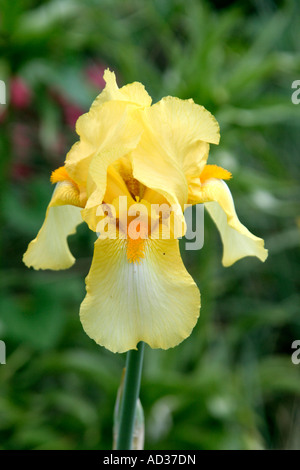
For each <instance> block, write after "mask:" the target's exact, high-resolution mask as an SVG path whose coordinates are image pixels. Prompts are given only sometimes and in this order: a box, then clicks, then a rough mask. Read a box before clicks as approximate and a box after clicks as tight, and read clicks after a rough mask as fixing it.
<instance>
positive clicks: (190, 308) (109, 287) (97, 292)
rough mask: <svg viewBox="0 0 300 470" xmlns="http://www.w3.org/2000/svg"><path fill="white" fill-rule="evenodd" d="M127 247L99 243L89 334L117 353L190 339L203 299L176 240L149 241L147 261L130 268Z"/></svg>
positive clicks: (83, 313) (90, 279)
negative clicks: (142, 344) (138, 346)
mask: <svg viewBox="0 0 300 470" xmlns="http://www.w3.org/2000/svg"><path fill="white" fill-rule="evenodd" d="M126 246H127V241H126V240H120V239H116V240H113V239H105V240H101V239H98V240H97V242H96V243H95V251H94V257H93V263H92V266H91V270H90V272H89V275H88V276H87V279H86V287H87V295H86V298H85V299H84V301H83V303H82V305H81V310H80V318H81V322H82V324H83V328H84V330H85V331H86V333H87V334H88V335H89V336H90V337H91V338H93V339H94V340H95V341H96V342H97V343H98V344H100V345H102V346H105V347H106V348H107V349H110V350H111V351H113V352H120V353H121V352H125V351H128V350H129V349H135V348H136V345H137V343H138V342H139V341H145V342H146V343H148V344H149V345H150V346H151V347H152V348H163V349H167V348H170V347H173V346H176V345H177V344H178V343H180V342H181V341H182V340H184V339H185V338H186V337H187V336H189V335H190V333H191V331H192V329H193V327H194V326H195V323H196V321H197V318H198V316H199V308H200V293H199V290H198V288H197V286H196V284H195V283H194V281H193V279H192V278H191V276H190V275H189V274H188V273H187V271H186V269H185V267H184V265H183V263H182V260H181V257H180V253H179V245H178V240H146V241H145V257H144V258H143V259H142V260H141V262H140V263H130V262H128V258H127V252H126Z"/></svg>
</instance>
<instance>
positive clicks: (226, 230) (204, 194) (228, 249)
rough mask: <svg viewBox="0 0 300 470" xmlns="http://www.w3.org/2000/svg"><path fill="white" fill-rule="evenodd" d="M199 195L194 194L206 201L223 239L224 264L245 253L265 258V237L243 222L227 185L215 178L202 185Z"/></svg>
mask: <svg viewBox="0 0 300 470" xmlns="http://www.w3.org/2000/svg"><path fill="white" fill-rule="evenodd" d="M198 189H199V191H198V194H197V195H196V193H195V192H194V194H193V197H194V199H195V200H196V199H197V201H195V202H204V203H206V204H205V207H206V209H207V210H208V212H209V214H210V216H211V217H212V219H213V220H214V222H215V224H216V226H217V228H218V230H219V232H220V235H221V238H222V242H223V259H222V263H223V265H224V266H230V265H232V264H233V263H235V262H236V261H237V260H239V259H241V258H244V257H245V256H256V257H257V258H259V259H260V260H261V261H265V260H266V258H267V256H268V251H267V250H266V249H265V248H264V240H263V239H262V238H258V237H256V236H255V235H253V234H252V233H251V232H249V230H248V229H247V228H246V227H245V226H244V225H243V224H241V222H240V221H239V219H238V217H237V214H236V212H235V207H234V202H233V199H232V195H231V192H230V190H229V188H228V186H227V184H226V183H225V182H224V181H222V180H218V179H215V178H212V179H209V180H207V181H206V182H205V183H204V184H203V185H202V186H200V185H199V188H198Z"/></svg>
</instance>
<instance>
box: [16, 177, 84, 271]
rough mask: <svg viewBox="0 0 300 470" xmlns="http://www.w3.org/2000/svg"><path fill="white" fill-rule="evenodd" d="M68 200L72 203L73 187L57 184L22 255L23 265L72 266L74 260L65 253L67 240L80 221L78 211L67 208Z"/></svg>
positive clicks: (70, 254) (78, 209)
mask: <svg viewBox="0 0 300 470" xmlns="http://www.w3.org/2000/svg"><path fill="white" fill-rule="evenodd" d="M77 197H78V196H77ZM72 198H74V201H75V200H76V190H75V188H72V187H71V185H70V183H69V182H62V183H57V185H56V187H55V190H54V192H53V196H52V198H51V201H50V204H49V206H48V208H47V212H46V217H45V220H44V223H43V225H42V227H41V229H40V231H39V233H38V234H37V236H36V238H35V239H34V240H32V241H31V242H30V244H29V245H28V248H27V251H26V253H25V254H24V256H23V261H24V263H25V264H26V266H28V267H31V266H32V267H33V268H34V269H53V270H58V269H67V268H69V267H70V266H72V264H74V262H75V258H74V257H73V255H72V253H71V252H70V250H69V247H68V243H67V237H68V235H71V234H73V233H75V232H76V227H77V225H78V224H80V223H81V222H82V221H83V220H82V217H81V213H80V212H81V208H80V207H77V206H74V205H69V203H70V199H72ZM68 201H69V202H68Z"/></svg>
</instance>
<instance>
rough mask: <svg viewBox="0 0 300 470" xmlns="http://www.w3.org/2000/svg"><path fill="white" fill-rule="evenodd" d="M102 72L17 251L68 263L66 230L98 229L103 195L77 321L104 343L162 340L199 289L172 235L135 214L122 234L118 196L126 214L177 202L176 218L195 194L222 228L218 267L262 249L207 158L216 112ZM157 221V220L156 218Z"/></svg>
mask: <svg viewBox="0 0 300 470" xmlns="http://www.w3.org/2000/svg"><path fill="white" fill-rule="evenodd" d="M104 79H105V81H106V87H105V89H104V90H103V91H102V93H101V94H100V95H99V96H98V97H97V98H96V100H95V101H94V102H93V104H92V106H91V108H90V110H89V112H88V113H86V114H84V115H82V116H81V117H80V118H79V119H78V121H77V124H76V131H77V133H78V135H79V137H80V140H79V141H78V142H77V143H75V145H74V146H73V147H72V148H71V150H70V151H69V153H68V154H67V157H66V161H65V165H64V167H61V168H59V169H57V170H56V171H54V172H53V173H52V176H51V181H52V183H56V186H55V190H54V192H53V195H52V198H51V201H50V204H49V206H48V208H47V212H46V218H45V221H44V224H43V226H42V228H41V229H40V231H39V233H38V235H37V237H36V238H35V239H34V240H33V241H32V242H31V243H30V244H29V246H28V249H27V251H26V253H25V254H24V258H23V260H24V262H25V264H26V265H27V266H28V267H30V266H32V267H34V268H35V269H54V270H56V269H66V268H69V267H70V266H71V265H72V264H73V263H74V261H75V260H74V257H73V256H72V254H71V252H70V250H69V248H68V244H67V237H68V235H70V234H72V233H74V232H75V231H76V226H77V225H78V224H80V223H81V222H83V221H85V222H86V223H87V224H88V226H89V228H90V229H91V230H93V231H95V232H97V231H98V230H97V226H98V224H99V222H100V221H101V220H103V213H102V212H100V213H99V207H100V206H101V207H103V206H102V204H103V203H105V204H110V205H111V207H113V208H115V213H114V215H113V216H112V217H113V218H114V220H115V221H116V222H117V225H116V227H117V230H116V234H117V235H116V237H115V238H101V237H99V238H98V239H97V241H96V242H95V248H94V256H93V261H92V266H91V269H90V272H89V274H88V276H87V278H86V289H87V294H86V297H85V299H84V301H83V302H82V304H81V309H80V318H81V322H82V325H83V328H84V330H85V331H86V333H87V334H88V335H89V336H90V337H91V338H93V339H94V340H95V341H96V342H97V343H98V344H100V345H103V346H105V347H106V348H108V349H110V350H111V351H113V352H120V353H121V352H125V351H127V350H130V349H134V348H136V345H137V343H138V342H139V341H145V342H146V343H148V344H149V345H150V346H151V347H152V348H163V349H167V348H170V347H173V346H175V345H177V344H178V343H180V342H181V341H182V340H184V339H185V338H187V337H188V336H189V335H190V334H191V331H192V329H193V328H194V326H195V324H196V322H197V319H198V316H199V311H200V293H199V290H198V288H197V286H196V284H195V283H194V281H193V279H192V278H191V276H190V275H189V274H188V272H187V271H186V269H185V267H184V265H183V262H182V259H181V256H180V251H179V242H178V239H177V238H176V236H175V235H174V234H173V235H172V233H171V236H170V237H169V239H163V237H158V238H155V237H153V236H152V235H151V233H150V231H149V228H148V227H147V224H143V221H142V219H140V232H141V235H140V236H139V237H138V238H137V239H136V238H134V237H130V236H128V233H127V232H128V226H126V224H125V226H124V223H122V222H121V219H122V213H121V212H122V211H121V210H120V207H119V206H118V198H119V196H125V197H126V198H127V199H126V200H127V201H128V202H127V206H126V209H128V211H129V212H128V213H130V207H131V206H132V205H133V204H135V203H137V202H138V203H139V204H141V205H142V206H143V207H144V206H145V207H148V206H150V205H151V204H152V205H153V204H163V203H165V204H167V205H169V206H172V207H177V209H178V208H179V211H177V215H176V217H177V218H179V219H180V220H181V221H182V222H183V220H184V219H183V210H184V206H185V204H198V203H204V204H205V207H206V209H207V210H208V212H209V214H210V216H211V217H212V218H213V220H214V222H215V223H216V225H217V227H218V229H219V231H220V234H221V238H222V242H223V247H224V254H223V264H224V266H229V265H231V264H232V263H234V262H235V261H237V260H238V259H240V258H243V257H244V256H256V257H258V258H259V259H260V260H262V261H264V260H265V259H266V257H267V251H266V250H265V249H264V242H263V240H262V239H261V238H258V237H256V236H254V235H253V234H252V233H250V232H249V231H248V230H247V228H246V227H244V225H242V224H241V222H240V221H239V219H238V217H237V215H236V212H235V208H234V203H233V199H232V196H231V193H230V191H229V188H228V186H227V185H226V183H225V182H224V180H226V179H229V178H230V176H231V175H230V173H229V172H228V171H227V170H225V169H223V168H220V167H218V166H216V165H207V158H208V153H209V145H210V144H218V143H219V126H218V123H217V121H216V120H215V118H214V117H213V116H212V115H211V114H210V113H209V112H208V111H207V110H206V109H205V108H203V107H202V106H199V105H197V104H195V103H194V102H193V100H180V99H178V98H174V97H166V98H163V99H162V100H161V101H159V102H158V103H156V104H154V105H151V98H150V96H149V95H148V93H147V92H146V91H145V89H144V87H143V85H142V84H140V83H132V84H129V85H126V86H124V87H123V88H120V89H119V88H118V86H117V83H116V79H115V75H114V73H112V72H110V71H109V70H106V71H105V74H104ZM99 214H100V215H99ZM133 219H134V218H133V217H129V219H128V220H129V221H130V220H131V221H132V220H133ZM128 223H129V222H128ZM183 223H184V222H183ZM157 225H158V226H159V227H160V228H162V226H163V222H162V220H161V218H158V219H157ZM143 228H144V231H143ZM126 235H127V237H126ZM142 235H143V236H142Z"/></svg>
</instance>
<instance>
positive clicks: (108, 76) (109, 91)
mask: <svg viewBox="0 0 300 470" xmlns="http://www.w3.org/2000/svg"><path fill="white" fill-rule="evenodd" d="M103 78H104V80H105V82H106V86H105V88H104V90H103V91H102V93H100V95H98V96H97V98H96V99H95V101H94V102H93V104H92V107H98V106H101V105H102V104H103V103H105V102H106V101H112V100H117V101H127V102H129V103H132V104H135V105H138V106H142V107H143V106H150V105H151V102H152V99H151V97H150V96H149V95H148V93H147V92H146V90H145V87H144V85H142V84H141V83H139V82H134V83H130V84H129V85H125V86H123V87H122V88H119V87H118V85H117V82H116V76H115V74H114V72H111V71H110V70H109V69H106V70H105V72H104V75H103Z"/></svg>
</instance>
